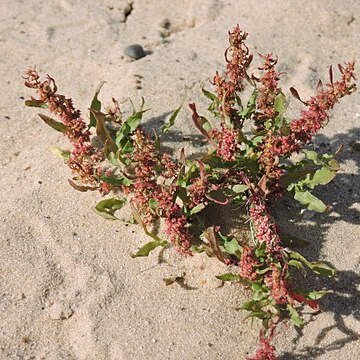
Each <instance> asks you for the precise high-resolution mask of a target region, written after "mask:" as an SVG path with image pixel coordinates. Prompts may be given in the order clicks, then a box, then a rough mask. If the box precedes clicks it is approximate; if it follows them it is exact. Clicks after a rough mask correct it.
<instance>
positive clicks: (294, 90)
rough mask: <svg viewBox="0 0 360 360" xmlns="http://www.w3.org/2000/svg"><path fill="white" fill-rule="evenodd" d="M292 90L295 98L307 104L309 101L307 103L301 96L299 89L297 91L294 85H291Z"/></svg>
mask: <svg viewBox="0 0 360 360" xmlns="http://www.w3.org/2000/svg"><path fill="white" fill-rule="evenodd" d="M290 92H291V95H292V96H293V97H294V98H295V99H297V100H299V101H300V102H302V103H303V104H304V105H307V103H306V102H305V101H303V100H301V97H300V95H299V93H298V91H297V90H296V89H295V88H294V87H291V88H290Z"/></svg>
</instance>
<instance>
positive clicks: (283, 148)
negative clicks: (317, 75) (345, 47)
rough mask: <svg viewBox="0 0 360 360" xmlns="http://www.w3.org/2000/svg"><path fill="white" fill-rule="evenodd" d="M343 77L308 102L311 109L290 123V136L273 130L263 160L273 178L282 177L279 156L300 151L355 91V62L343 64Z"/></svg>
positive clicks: (265, 142) (268, 136) (264, 148)
mask: <svg viewBox="0 0 360 360" xmlns="http://www.w3.org/2000/svg"><path fill="white" fill-rule="evenodd" d="M339 69H340V72H341V74H342V75H341V79H340V80H339V81H336V82H335V83H333V82H331V83H329V84H327V85H326V87H327V89H326V90H322V91H320V92H319V93H318V94H317V95H316V96H314V97H312V98H310V100H309V101H308V102H307V103H306V105H307V106H308V109H307V110H303V111H302V112H301V114H300V117H299V118H298V119H295V120H293V121H292V123H291V124H290V131H291V133H290V135H287V136H276V134H274V133H271V132H269V134H268V135H267V137H266V139H265V141H264V145H263V149H262V151H263V153H262V155H261V157H260V159H259V160H260V163H261V164H262V165H263V167H264V170H265V172H266V174H267V176H268V178H270V179H277V178H279V177H280V176H281V171H279V169H278V167H277V165H278V157H280V156H288V155H290V154H291V153H293V152H295V151H299V150H300V146H301V145H303V144H305V143H306V142H308V141H310V140H311V139H312V136H313V135H314V134H316V133H317V132H318V131H319V130H320V129H321V128H322V127H323V125H324V124H325V123H326V121H327V120H328V118H329V115H328V111H329V110H331V109H332V108H333V107H334V105H335V104H336V103H337V102H338V101H339V100H340V99H341V98H342V97H343V96H345V95H349V94H351V93H352V92H353V91H354V90H355V84H353V83H352V80H353V79H355V76H354V63H348V64H346V65H345V67H342V66H339Z"/></svg>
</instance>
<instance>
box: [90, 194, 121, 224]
mask: <svg viewBox="0 0 360 360" xmlns="http://www.w3.org/2000/svg"><path fill="white" fill-rule="evenodd" d="M125 202H126V201H125V200H124V199H116V198H110V199H105V200H101V201H99V202H98V203H97V204H96V206H95V212H96V213H97V214H99V215H101V216H102V217H104V218H106V219H110V220H117V217H116V216H114V213H115V211H116V210H119V209H121V208H122V207H123V206H124V204H125Z"/></svg>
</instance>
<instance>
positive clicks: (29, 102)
mask: <svg viewBox="0 0 360 360" xmlns="http://www.w3.org/2000/svg"><path fill="white" fill-rule="evenodd" d="M25 106H29V107H37V108H42V109H47V107H48V106H47V104H46V103H45V102H43V101H41V100H37V99H34V98H32V99H31V100H26V101H25Z"/></svg>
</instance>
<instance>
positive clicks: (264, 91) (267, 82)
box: [254, 54, 280, 130]
mask: <svg viewBox="0 0 360 360" xmlns="http://www.w3.org/2000/svg"><path fill="white" fill-rule="evenodd" d="M260 56H261V57H262V58H263V59H264V65H263V66H262V67H261V68H259V70H263V71H264V74H263V75H262V76H261V77H260V79H258V82H259V83H260V85H259V86H258V88H257V90H258V95H257V98H256V103H257V111H256V113H255V114H254V121H255V126H256V129H257V130H263V129H264V122H265V121H266V120H271V119H274V118H275V116H276V111H275V109H274V103H275V97H276V95H278V94H279V93H280V89H279V88H278V81H279V73H277V72H276V70H275V65H276V63H277V60H275V59H273V56H272V54H266V55H261V54H260Z"/></svg>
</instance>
